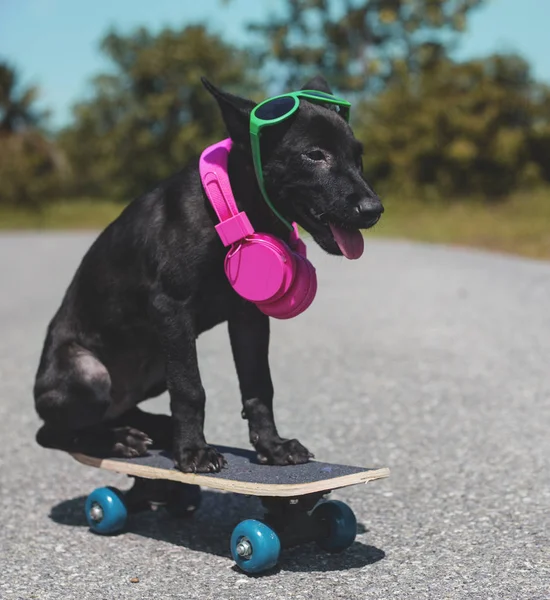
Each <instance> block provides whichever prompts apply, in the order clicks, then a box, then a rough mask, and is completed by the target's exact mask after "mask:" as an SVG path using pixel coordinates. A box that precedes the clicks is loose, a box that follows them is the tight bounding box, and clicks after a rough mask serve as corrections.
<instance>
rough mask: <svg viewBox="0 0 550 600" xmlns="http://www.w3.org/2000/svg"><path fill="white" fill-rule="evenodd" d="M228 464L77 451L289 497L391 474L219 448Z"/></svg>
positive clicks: (130, 468) (138, 471) (129, 468)
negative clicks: (182, 464)
mask: <svg viewBox="0 0 550 600" xmlns="http://www.w3.org/2000/svg"><path fill="white" fill-rule="evenodd" d="M216 448H217V449H218V450H219V452H221V453H222V454H223V455H224V456H225V458H226V460H227V466H226V467H225V468H224V469H222V471H221V472H220V473H182V472H181V471H179V470H178V469H176V468H175V467H174V463H173V460H172V458H171V456H170V454H169V453H167V452H165V451H162V450H150V451H149V452H148V454H147V455H146V456H140V457H138V458H96V457H93V456H87V455H84V454H72V456H73V458H75V459H76V460H77V461H78V462H80V463H83V464H85V465H89V466H92V467H97V468H100V469H106V470H108V471H114V472H116V473H122V474H125V475H130V476H133V477H142V478H145V479H166V480H170V481H178V482H181V483H188V484H193V485H199V486H202V487H206V488H212V489H216V490H222V491H226V492H233V493H236V494H245V495H250V496H264V497H281V498H285V497H286V498H290V497H298V496H304V495H307V494H315V493H319V492H325V491H331V490H335V489H338V488H343V487H347V486H351V485H357V484H361V483H367V482H369V481H373V480H375V479H382V478H384V477H388V476H389V474H390V471H389V469H387V468H377V469H373V468H365V467H354V466H350V465H340V464H332V463H325V462H319V461H310V462H308V463H306V464H302V465H288V466H273V465H265V464H261V463H260V462H259V461H258V459H257V458H256V454H255V452H253V451H251V450H244V449H241V448H231V447H225V446H216Z"/></svg>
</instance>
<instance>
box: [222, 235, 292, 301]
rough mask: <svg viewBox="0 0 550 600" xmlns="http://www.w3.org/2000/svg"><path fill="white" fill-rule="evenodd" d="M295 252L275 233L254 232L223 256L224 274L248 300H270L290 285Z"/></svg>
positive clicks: (283, 292) (281, 294)
mask: <svg viewBox="0 0 550 600" xmlns="http://www.w3.org/2000/svg"><path fill="white" fill-rule="evenodd" d="M296 256H297V255H296V254H294V253H293V252H292V251H291V250H290V248H288V246H287V245H286V244H284V242H282V241H281V240H279V239H277V238H276V237H274V236H271V235H268V234H263V233H260V234H258V233H256V234H252V235H250V236H248V237H247V238H246V239H245V240H243V241H242V242H241V243H240V244H239V245H238V246H236V247H233V248H231V250H230V251H229V252H228V254H227V256H226V257H225V264H224V268H225V274H226V276H227V278H228V280H229V283H230V284H231V286H232V287H233V289H234V290H235V291H236V292H237V294H239V296H241V297H242V298H244V299H245V300H248V301H250V302H256V303H258V302H261V303H263V302H273V301H275V300H277V299H278V298H280V297H281V296H283V295H284V294H285V293H286V292H287V291H288V290H289V289H290V287H291V286H292V282H293V278H294V274H295V272H296V264H295V263H296Z"/></svg>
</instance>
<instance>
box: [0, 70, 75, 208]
mask: <svg viewBox="0 0 550 600" xmlns="http://www.w3.org/2000/svg"><path fill="white" fill-rule="evenodd" d="M37 98H38V89H37V88H36V87H27V88H24V89H22V87H21V85H20V82H19V78H18V73H17V71H16V70H15V69H14V68H13V67H12V66H10V65H9V64H7V63H5V62H0V184H1V185H0V205H4V206H13V207H19V208H33V209H35V208H39V207H40V206H41V205H42V203H43V202H44V201H47V200H49V199H51V198H53V197H54V196H55V194H56V193H57V192H58V190H59V188H60V186H61V185H62V183H63V180H64V177H65V176H66V174H67V164H66V161H65V160H64V158H63V155H62V153H61V152H60V151H59V149H58V148H57V146H56V144H55V143H54V142H52V141H50V140H49V139H48V137H47V135H46V133H45V131H44V130H43V127H42V126H43V124H44V122H45V119H46V117H47V114H46V113H44V112H40V111H38V110H37V109H36V108H35V105H36V100H37Z"/></svg>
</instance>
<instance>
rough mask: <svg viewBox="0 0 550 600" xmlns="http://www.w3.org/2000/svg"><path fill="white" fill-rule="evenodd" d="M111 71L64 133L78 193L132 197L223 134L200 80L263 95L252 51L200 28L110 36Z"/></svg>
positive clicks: (107, 40) (96, 84)
mask: <svg viewBox="0 0 550 600" xmlns="http://www.w3.org/2000/svg"><path fill="white" fill-rule="evenodd" d="M101 49H102V51H103V52H104V53H105V54H106V55H107V57H108V58H109V59H110V61H111V63H112V67H113V69H112V72H111V73H108V74H103V75H99V76H97V77H96V78H95V80H94V81H93V93H92V96H91V98H90V99H89V100H86V101H85V102H82V103H80V104H78V105H77V106H76V107H75V109H74V125H72V126H71V127H69V128H68V129H66V130H65V131H63V132H62V133H61V135H60V140H59V141H60V144H61V146H62V148H63V149H64V150H65V151H66V152H67V154H68V155H69V156H70V157H71V162H72V167H73V170H74V174H75V177H74V179H73V185H72V189H71V190H70V191H71V193H73V194H84V195H100V194H102V195H108V196H109V197H112V198H113V197H114V198H120V199H124V200H128V199H130V198H131V197H133V196H136V195H138V194H142V193H144V192H145V191H147V189H149V188H150V187H151V186H153V185H154V184H155V183H157V182H158V181H159V180H160V179H163V178H165V177H168V176H169V175H171V174H173V173H175V172H176V171H179V170H180V169H181V168H182V167H183V166H184V165H185V164H186V162H187V161H188V160H189V159H190V158H191V157H193V156H195V155H197V156H198V154H200V152H201V151H202V150H203V149H204V147H205V146H206V145H208V144H210V143H213V142H215V141H217V140H218V139H220V137H222V136H223V135H224V129H223V124H222V120H221V118H220V116H219V111H218V110H217V106H216V105H215V103H214V100H213V99H212V98H211V96H210V95H209V94H208V93H207V92H206V90H205V89H204V87H203V85H202V83H201V81H200V78H201V76H203V75H204V76H206V77H207V78H209V79H210V80H211V81H212V82H214V83H215V84H216V85H219V86H223V87H226V88H227V89H229V90H231V91H233V92H235V93H244V94H247V93H252V92H255V93H256V94H258V93H260V94H261V89H260V86H259V82H258V80H257V78H256V77H255V75H254V69H253V66H254V65H253V64H252V62H251V59H250V57H249V55H248V54H247V53H246V52H244V51H242V50H238V49H236V48H234V47H232V46H231V45H228V44H226V43H224V42H223V41H222V40H221V39H220V38H219V37H217V36H214V35H210V34H209V33H208V32H207V31H206V30H205V29H204V27H202V26H194V27H187V28H185V29H182V30H178V31H176V30H172V29H164V30H163V31H161V33H160V34H158V35H157V36H155V35H152V34H151V33H150V32H148V31H147V30H146V29H144V28H142V29H139V30H138V31H136V32H135V33H133V34H131V35H128V36H123V35H120V34H117V33H116V32H111V33H109V34H108V35H107V36H106V37H105V38H104V39H103V42H102V44H101Z"/></svg>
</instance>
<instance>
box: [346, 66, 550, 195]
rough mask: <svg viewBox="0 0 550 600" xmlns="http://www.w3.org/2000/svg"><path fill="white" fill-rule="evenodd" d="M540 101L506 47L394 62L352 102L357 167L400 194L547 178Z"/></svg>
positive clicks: (491, 188) (547, 95) (548, 131)
mask: <svg viewBox="0 0 550 600" xmlns="http://www.w3.org/2000/svg"><path fill="white" fill-rule="evenodd" d="M549 104H550V89H549V88H548V87H546V86H543V85H541V84H537V83H536V82H534V81H533V80H532V77H531V75H530V71H529V65H528V64H527V63H526V62H525V61H524V60H522V59H521V58H519V57H517V56H513V55H512V56H503V55H495V56H492V57H489V58H487V59H482V60H473V61H468V62H464V63H454V62H453V61H451V60H450V59H444V60H443V59H442V60H440V61H438V62H437V63H436V64H435V65H434V66H433V67H432V68H426V69H424V70H422V71H421V72H420V73H418V74H415V73H410V72H408V71H407V70H406V69H403V70H402V72H401V74H400V77H399V79H398V80H396V81H394V82H393V83H392V84H391V85H390V86H389V87H388V88H387V89H386V90H385V91H384V92H382V93H381V94H379V95H377V96H376V97H375V98H373V99H371V100H369V101H365V102H364V103H363V104H362V105H361V106H360V107H358V109H357V111H356V113H357V114H358V115H359V116H360V117H359V119H360V120H359V123H358V124H357V133H358V136H359V137H360V138H361V139H362V140H363V142H364V143H365V147H366V153H365V169H366V170H367V172H368V173H369V175H370V176H371V177H372V178H373V180H374V181H376V182H377V185H378V186H379V187H382V188H386V189H387V190H392V191H394V192H398V193H400V194H404V195H405V196H411V195H414V194H416V195H418V194H420V195H421V196H422V197H423V198H426V197H427V196H428V197H429V196H437V197H446V198H450V197H453V196H464V195H470V196H471V195H474V196H481V197H482V198H484V199H487V198H495V197H502V196H505V195H507V194H509V193H510V192H511V191H513V190H514V189H516V188H518V187H525V186H530V185H533V184H536V183H540V182H541V181H542V180H543V179H544V178H548V174H549V173H548V166H547V161H546V157H547V156H548V154H545V151H547V150H548V148H549V147H550V146H549V144H550V109H549V108H548V107H549Z"/></svg>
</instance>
